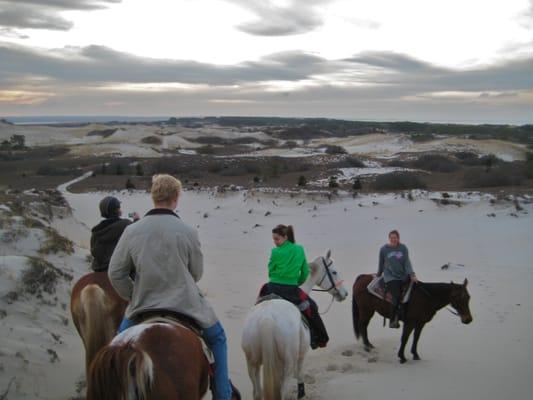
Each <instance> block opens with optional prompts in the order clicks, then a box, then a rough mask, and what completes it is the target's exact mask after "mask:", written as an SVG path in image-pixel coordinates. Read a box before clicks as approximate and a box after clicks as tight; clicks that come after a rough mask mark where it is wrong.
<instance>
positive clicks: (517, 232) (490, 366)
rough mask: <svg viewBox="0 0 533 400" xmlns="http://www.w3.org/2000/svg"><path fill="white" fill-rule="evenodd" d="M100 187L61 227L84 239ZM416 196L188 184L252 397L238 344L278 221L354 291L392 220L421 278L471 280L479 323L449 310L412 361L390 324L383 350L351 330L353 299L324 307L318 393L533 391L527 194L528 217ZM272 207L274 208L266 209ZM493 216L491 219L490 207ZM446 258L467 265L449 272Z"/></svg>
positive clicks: (82, 198) (146, 201)
mask: <svg viewBox="0 0 533 400" xmlns="http://www.w3.org/2000/svg"><path fill="white" fill-rule="evenodd" d="M115 195H117V196H118V197H119V198H120V200H121V201H122V202H123V210H124V213H125V214H127V213H128V212H132V211H137V212H139V213H141V214H142V213H145V212H146V211H147V210H148V209H149V208H150V198H149V195H148V194H146V193H139V192H133V193H125V192H123V193H115ZM102 196H104V194H103V193H88V194H70V193H66V198H67V200H68V202H69V203H70V204H71V206H72V208H73V213H74V218H75V219H73V220H70V221H63V222H61V223H58V224H57V226H58V227H59V229H60V230H61V231H62V232H63V234H66V235H67V236H69V237H70V238H72V239H73V240H75V241H76V242H77V243H78V244H79V245H80V246H82V247H86V246H87V244H88V241H89V232H88V227H90V226H93V225H94V224H96V223H97V222H98V220H99V216H98V214H97V204H98V201H99V200H100V198H102ZM417 196H419V197H421V198H420V199H418V200H416V201H408V200H406V199H403V198H401V197H399V196H394V195H380V196H366V197H358V198H356V199H352V198H346V199H343V200H340V201H337V202H333V203H329V202H327V200H325V199H324V198H321V197H319V196H316V197H315V198H314V199H313V198H311V197H303V196H301V197H299V196H297V197H294V198H290V197H289V196H287V195H280V196H276V195H267V194H255V195H252V194H251V193H247V194H246V195H245V194H244V193H231V194H226V195H222V196H215V195H213V194H209V193H206V192H202V193H197V192H184V193H183V196H182V199H181V202H180V204H179V211H180V215H181V217H182V218H183V219H184V220H185V221H186V222H188V223H189V224H190V225H192V226H195V227H197V228H198V230H199V233H200V238H201V241H202V245H203V251H204V255H205V275H204V277H203V278H202V280H201V281H200V287H201V288H202V290H204V291H205V292H206V294H207V297H208V299H209V300H210V301H211V304H212V305H213V307H214V308H215V310H216V312H217V315H218V316H219V318H220V319H221V321H222V323H223V325H224V327H225V329H226V331H227V335H228V340H229V350H230V351H229V358H230V360H229V362H230V369H231V375H232V378H233V380H234V382H235V383H236V384H237V385H238V386H239V387H240V388H241V390H242V392H243V398H244V399H250V398H251V384H250V381H249V378H248V376H247V372H246V365H245V359H244V354H243V352H242V350H241V349H240V337H241V332H242V327H243V321H244V318H245V316H246V314H247V312H248V310H249V308H250V307H251V305H252V304H253V302H254V299H255V296H256V293H257V290H258V288H259V286H260V285H261V284H262V283H263V282H264V281H265V280H266V277H267V271H266V263H267V260H268V256H269V253H270V249H271V247H272V241H271V234H270V231H271V229H272V227H274V226H275V225H276V224H278V223H285V224H293V225H294V226H295V229H296V238H297V241H298V242H300V243H301V244H303V245H304V246H305V248H306V251H307V254H308V258H310V259H312V258H314V257H317V256H319V255H322V254H323V253H324V251H325V250H326V249H327V248H331V249H332V251H333V258H334V259H335V265H336V267H337V269H338V270H339V272H340V273H341V274H342V276H343V277H344V279H345V285H346V287H347V288H348V289H349V290H350V292H351V284H352V283H353V281H354V279H355V277H356V276H358V275H359V274H362V273H368V272H374V271H375V270H376V267H377V265H376V264H377V255H378V250H379V247H380V246H381V245H382V244H383V243H384V242H385V239H386V235H387V232H388V231H389V230H391V229H393V228H397V229H399V230H400V232H401V234H402V241H403V242H404V243H406V244H407V246H408V247H409V249H410V254H411V258H412V262H413V265H414V268H415V270H416V272H417V274H418V276H419V279H421V280H423V281H443V282H449V281H450V280H454V281H456V282H458V281H461V282H462V281H463V279H464V278H465V277H467V278H468V279H469V281H470V284H469V291H470V294H471V296H472V299H471V304H470V307H471V311H472V314H473V317H474V322H473V323H472V324H470V325H462V324H461V322H460V320H459V319H458V317H456V316H454V315H452V314H450V313H448V312H447V311H446V310H442V311H440V312H439V313H438V314H437V315H436V317H435V319H434V320H433V321H432V322H431V323H430V324H428V326H427V327H426V329H425V331H424V332H423V334H422V337H421V340H420V343H419V353H420V355H421V357H422V361H418V362H415V361H409V362H408V363H407V364H405V365H400V364H399V363H398V361H397V358H396V356H395V354H396V351H397V347H398V344H399V335H400V333H399V331H397V330H391V329H388V328H383V327H382V326H381V323H382V320H381V318H379V317H375V319H374V320H373V322H372V324H371V326H370V328H369V334H370V339H371V340H372V341H373V343H374V344H375V345H376V347H377V350H375V351H374V352H372V353H370V354H369V353H365V352H364V351H363V349H362V345H361V344H360V343H357V342H356V341H355V338H354V335H353V332H352V321H351V304H350V300H347V301H345V302H343V303H335V304H333V306H332V308H331V310H330V311H329V312H328V313H327V314H326V315H324V316H323V317H324V321H325V323H326V326H327V327H328V329H329V333H330V336H331V342H330V344H329V346H328V347H327V348H326V349H322V350H318V351H313V352H310V355H309V356H308V358H307V360H306V362H305V369H306V375H307V378H306V379H307V382H308V385H307V386H308V398H309V399H326V398H328V399H338V400H342V399H350V400H351V399H354V398H357V399H360V400H363V399H386V398H393V397H394V398H395V399H400V400H401V399H450V398H467V399H471V400H475V399H480V400H481V399H483V400H487V399H500V398H509V399H522V398H527V397H529V395H530V388H531V377H532V376H533V363H532V362H531V360H532V359H533V335H531V329H532V328H533V307H532V306H533V299H532V298H531V296H530V294H529V292H530V287H531V285H532V284H533V270H532V265H531V258H530V257H529V252H528V247H529V246H530V245H531V242H532V240H533V204H531V203H529V204H526V202H523V203H522V206H523V207H524V208H525V211H527V212H528V214H525V213H523V212H522V213H517V214H516V215H517V217H515V216H512V215H510V214H511V213H515V212H516V211H515V208H514V205H513V204H512V203H511V202H507V203H503V204H496V205H491V204H490V203H489V201H488V200H483V199H481V200H479V199H477V200H476V201H468V198H467V199H466V201H465V204H464V206H462V207H457V206H439V205H437V204H436V203H435V202H433V201H431V200H429V199H427V198H426V197H427V196H426V195H425V194H424V193H422V194H418V195H417ZM374 203H376V204H374ZM315 207H316V209H315ZM249 210H251V212H250V211H249ZM267 211H270V212H271V215H269V216H265V213H266V212H267ZM492 213H494V215H495V216H494V217H492V216H488V215H487V214H492ZM256 224H258V225H259V226H257V225H256ZM254 226H255V227H254ZM448 262H450V263H452V264H453V265H456V264H462V265H464V266H457V265H456V266H453V265H452V267H451V268H449V269H448V270H441V269H440V267H441V266H442V265H443V264H445V263H448ZM313 297H314V298H315V299H316V300H317V302H318V303H319V306H320V308H321V309H322V310H325V309H326V308H327V306H328V305H329V301H330V297H329V295H327V294H315V295H314V296H313ZM78 344H79V348H78V351H80V352H81V348H82V347H81V346H82V345H81V341H79V342H78ZM81 368H82V366H81V365H80V369H81Z"/></svg>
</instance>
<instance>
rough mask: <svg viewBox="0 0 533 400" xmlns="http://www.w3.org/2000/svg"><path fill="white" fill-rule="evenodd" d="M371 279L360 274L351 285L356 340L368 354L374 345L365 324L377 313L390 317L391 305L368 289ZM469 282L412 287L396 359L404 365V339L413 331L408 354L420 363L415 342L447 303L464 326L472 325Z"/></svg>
mask: <svg viewBox="0 0 533 400" xmlns="http://www.w3.org/2000/svg"><path fill="white" fill-rule="evenodd" d="M373 278H374V276H373V275H360V276H358V277H357V279H356V280H355V283H354V285H353V297H352V317H353V327H354V332H355V337H356V338H357V339H359V337H360V336H362V337H363V343H364V346H365V350H366V351H370V349H373V348H374V346H373V345H372V343H370V341H369V340H368V332H367V328H368V323H369V322H370V319H371V318H372V316H373V315H374V312H375V311H377V312H378V313H379V314H381V315H382V316H383V317H385V318H390V317H391V315H392V304H391V303H388V302H386V301H384V300H381V299H379V298H377V297H376V296H374V295H372V294H370V293H369V292H368V290H367V286H368V284H369V283H370V282H371V281H372V279H373ZM467 284H468V281H467V280H466V279H465V281H464V283H463V284H455V283H453V282H452V283H422V282H418V283H417V284H415V285H414V286H413V289H412V291H411V297H410V299H409V302H408V303H407V304H406V305H405V304H404V306H403V308H404V312H403V314H404V315H403V316H402V318H401V319H402V321H403V331H402V339H401V345H400V349H399V350H398V357H399V358H400V362H401V363H402V364H403V363H404V362H406V361H407V360H406V358H405V355H404V350H405V345H406V344H407V340H408V339H409V336H410V335H411V332H413V330H414V338H413V344H412V346H411V353H412V354H413V359H414V360H420V356H419V355H418V352H417V344H418V339H419V338H420V333H421V332H422V329H423V328H424V325H425V324H426V323H428V322H429V321H431V319H432V318H433V317H434V316H435V313H436V312H437V311H438V310H440V309H441V308H443V307H445V306H447V305H448V304H450V305H451V306H452V307H453V308H454V309H455V310H456V311H457V315H459V316H460V317H461V322H462V323H463V324H469V323H470V322H472V315H471V314H470V308H469V306H468V303H469V300H470V295H469V294H468V291H467V290H466V286H467Z"/></svg>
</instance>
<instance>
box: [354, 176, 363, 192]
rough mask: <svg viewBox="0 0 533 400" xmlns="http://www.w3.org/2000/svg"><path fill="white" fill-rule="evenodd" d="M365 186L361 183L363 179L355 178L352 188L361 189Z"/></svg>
mask: <svg viewBox="0 0 533 400" xmlns="http://www.w3.org/2000/svg"><path fill="white" fill-rule="evenodd" d="M362 188H363V186H362V185H361V180H360V179H359V178H354V180H353V183H352V190H361V189H362Z"/></svg>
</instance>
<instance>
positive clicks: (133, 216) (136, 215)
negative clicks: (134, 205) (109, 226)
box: [132, 211, 141, 221]
mask: <svg viewBox="0 0 533 400" xmlns="http://www.w3.org/2000/svg"><path fill="white" fill-rule="evenodd" d="M132 218H133V220H134V221H138V220H140V219H141V216H140V215H139V213H138V212H137V211H135V212H134V213H133V215H132Z"/></svg>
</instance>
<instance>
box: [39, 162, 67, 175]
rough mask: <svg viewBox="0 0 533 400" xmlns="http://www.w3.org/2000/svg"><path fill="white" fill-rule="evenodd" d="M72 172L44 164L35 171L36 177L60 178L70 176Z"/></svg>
mask: <svg viewBox="0 0 533 400" xmlns="http://www.w3.org/2000/svg"><path fill="white" fill-rule="evenodd" d="M72 174H73V170H72V169H69V168H58V167H54V166H52V165H49V164H46V165H42V166H40V167H39V168H38V169H37V175H45V176H62V175H72Z"/></svg>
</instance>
